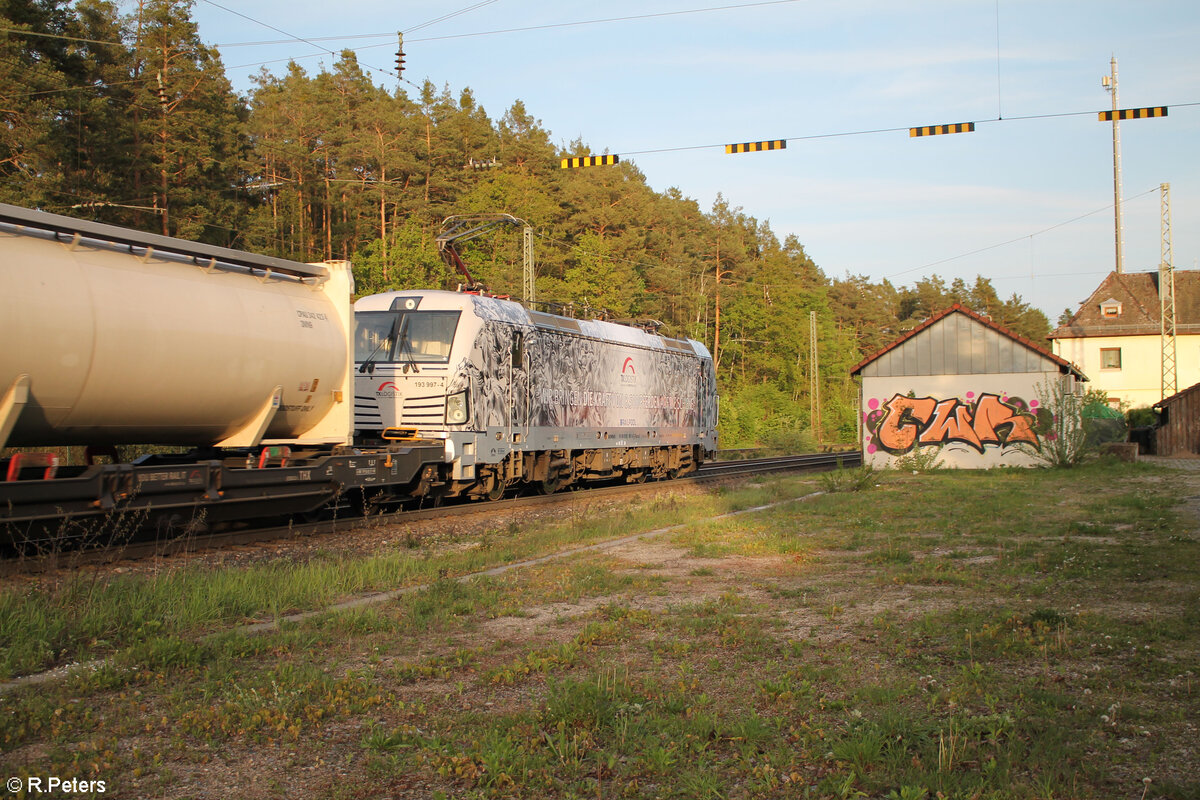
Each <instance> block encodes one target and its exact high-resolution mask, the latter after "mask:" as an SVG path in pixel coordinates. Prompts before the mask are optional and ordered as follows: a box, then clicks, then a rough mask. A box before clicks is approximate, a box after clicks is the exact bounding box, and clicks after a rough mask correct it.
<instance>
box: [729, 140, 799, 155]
mask: <svg viewBox="0 0 1200 800" xmlns="http://www.w3.org/2000/svg"><path fill="white" fill-rule="evenodd" d="M786 149H787V139H771V140H770V141H766V142H742V143H741V144H727V145H725V152H726V153H758V152H760V151H762V150H786Z"/></svg>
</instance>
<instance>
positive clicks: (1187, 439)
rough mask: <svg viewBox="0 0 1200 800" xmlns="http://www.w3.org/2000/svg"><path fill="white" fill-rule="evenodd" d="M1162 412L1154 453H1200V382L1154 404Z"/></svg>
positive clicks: (1155, 432)
mask: <svg viewBox="0 0 1200 800" xmlns="http://www.w3.org/2000/svg"><path fill="white" fill-rule="evenodd" d="M1154 407H1155V408H1156V409H1157V410H1158V412H1159V418H1158V427H1157V428H1155V429H1154V453H1155V455H1160V456H1181V455H1192V454H1196V453H1200V383H1197V384H1193V385H1192V386H1189V387H1188V388H1186V389H1184V390H1183V391H1182V392H1178V393H1177V394H1173V395H1171V396H1170V397H1167V398H1165V399H1163V400H1161V401H1159V402H1158V403H1156V404H1155V405H1154Z"/></svg>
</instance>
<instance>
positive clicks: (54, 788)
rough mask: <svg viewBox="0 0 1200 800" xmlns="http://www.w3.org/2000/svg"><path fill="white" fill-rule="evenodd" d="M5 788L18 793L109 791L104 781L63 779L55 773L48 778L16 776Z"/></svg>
mask: <svg viewBox="0 0 1200 800" xmlns="http://www.w3.org/2000/svg"><path fill="white" fill-rule="evenodd" d="M5 788H7V789H8V791H10V792H12V793H13V794H18V793H19V792H20V791H21V790H22V789H24V790H25V793H26V794H57V793H64V794H88V793H90V794H104V793H105V792H106V791H108V785H107V784H106V783H105V782H104V781H85V780H80V779H79V778H68V779H66V780H63V779H62V778H58V777H55V776H53V775H51V776H50V777H48V778H41V777H29V778H24V779H22V778H18V777H15V776H14V777H12V778H9V779H8V780H7V781H6V782H5Z"/></svg>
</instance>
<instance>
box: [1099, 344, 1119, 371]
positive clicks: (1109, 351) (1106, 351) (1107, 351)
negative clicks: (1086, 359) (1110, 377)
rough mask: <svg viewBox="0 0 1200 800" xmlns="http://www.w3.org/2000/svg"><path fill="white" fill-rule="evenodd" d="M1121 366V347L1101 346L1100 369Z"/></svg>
mask: <svg viewBox="0 0 1200 800" xmlns="http://www.w3.org/2000/svg"><path fill="white" fill-rule="evenodd" d="M1120 368H1121V348H1119V347H1101V348H1100V369H1120Z"/></svg>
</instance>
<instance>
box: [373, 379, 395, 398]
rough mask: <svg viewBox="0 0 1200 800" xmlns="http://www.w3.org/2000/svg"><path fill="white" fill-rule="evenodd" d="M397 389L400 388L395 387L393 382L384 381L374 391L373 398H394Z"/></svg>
mask: <svg viewBox="0 0 1200 800" xmlns="http://www.w3.org/2000/svg"><path fill="white" fill-rule="evenodd" d="M399 389H400V387H399V386H397V385H396V382H395V381H384V382H383V383H381V384H379V388H378V389H376V390H375V396H376V397H395V396H396V392H397V391H399Z"/></svg>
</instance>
